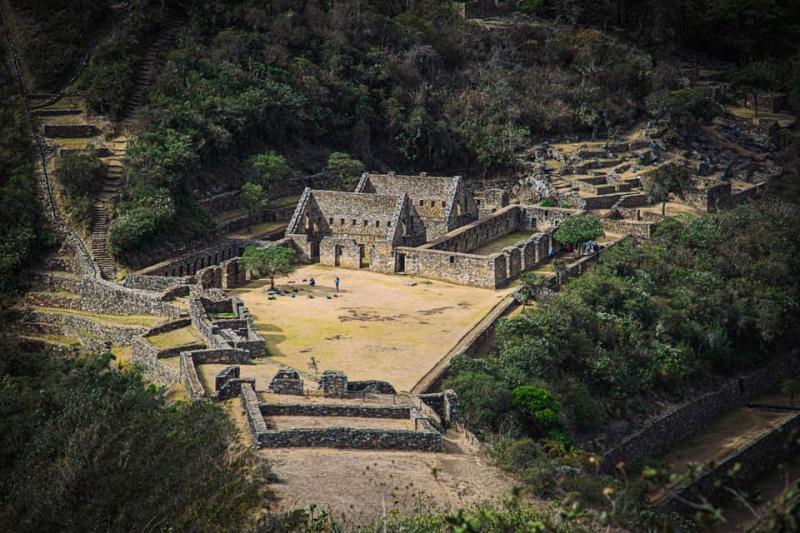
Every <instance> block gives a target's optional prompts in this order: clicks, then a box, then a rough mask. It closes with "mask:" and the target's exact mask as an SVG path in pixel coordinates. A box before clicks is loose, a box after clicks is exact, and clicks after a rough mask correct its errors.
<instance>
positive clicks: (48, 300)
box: [25, 292, 81, 310]
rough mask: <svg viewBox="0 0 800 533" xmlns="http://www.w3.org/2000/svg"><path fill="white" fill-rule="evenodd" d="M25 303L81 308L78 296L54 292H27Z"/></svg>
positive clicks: (40, 305) (62, 307)
mask: <svg viewBox="0 0 800 533" xmlns="http://www.w3.org/2000/svg"><path fill="white" fill-rule="evenodd" d="M25 303H26V304H28V305H36V306H39V307H58V308H61V309H75V310H78V309H80V308H81V300H80V298H78V297H77V295H76V296H73V297H69V296H61V295H59V294H57V293H54V292H27V293H25Z"/></svg>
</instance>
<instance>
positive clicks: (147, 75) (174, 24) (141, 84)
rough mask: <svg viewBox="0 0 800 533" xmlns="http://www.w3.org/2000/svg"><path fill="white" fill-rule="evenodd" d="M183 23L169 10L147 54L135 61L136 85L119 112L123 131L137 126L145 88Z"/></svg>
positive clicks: (145, 92)
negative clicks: (137, 116)
mask: <svg viewBox="0 0 800 533" xmlns="http://www.w3.org/2000/svg"><path fill="white" fill-rule="evenodd" d="M183 23H184V21H183V19H182V18H181V16H180V15H179V14H178V13H176V12H171V13H170V14H169V15H168V16H167V18H166V19H165V20H164V29H163V30H162V31H161V34H160V35H159V36H158V38H157V39H156V40H155V41H154V42H153V44H152V45H151V46H150V49H149V50H148V51H147V54H145V56H144V57H143V58H142V59H141V60H140V61H138V62H137V63H136V66H135V67H134V68H135V69H136V73H135V76H134V83H135V84H136V85H135V87H134V89H133V91H132V92H131V94H130V96H129V97H128V99H127V100H126V101H125V105H124V106H123V108H122V113H121V119H122V120H121V122H120V126H121V127H122V130H123V131H124V130H132V129H136V127H137V126H138V121H137V119H136V110H137V109H139V108H140V107H141V106H142V105H143V104H144V102H145V96H146V94H147V89H148V88H149V87H150V85H151V84H152V83H153V81H154V80H155V79H156V77H157V76H158V72H159V70H160V68H161V67H162V66H163V63H164V55H165V51H166V50H167V49H168V47H169V45H170V44H171V43H172V42H173V41H174V40H175V37H176V35H177V34H178V31H179V30H180V27H181V25H182V24H183Z"/></svg>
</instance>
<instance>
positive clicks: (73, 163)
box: [55, 146, 104, 226]
mask: <svg viewBox="0 0 800 533" xmlns="http://www.w3.org/2000/svg"><path fill="white" fill-rule="evenodd" d="M55 175H56V177H57V178H58V181H59V182H60V183H61V186H62V187H63V188H64V195H65V199H66V203H67V209H68V211H69V214H70V217H71V218H72V220H74V221H75V222H77V223H79V224H82V225H84V226H88V225H89V224H90V223H91V220H92V200H93V198H94V196H95V195H96V194H97V191H99V190H100V183H101V182H102V180H103V176H104V171H103V163H101V162H100V158H99V157H98V155H97V151H96V150H95V149H94V147H91V146H90V147H89V148H88V149H86V150H82V151H74V152H67V153H66V154H65V155H64V157H63V158H61V162H60V164H59V165H58V168H57V169H56V172H55Z"/></svg>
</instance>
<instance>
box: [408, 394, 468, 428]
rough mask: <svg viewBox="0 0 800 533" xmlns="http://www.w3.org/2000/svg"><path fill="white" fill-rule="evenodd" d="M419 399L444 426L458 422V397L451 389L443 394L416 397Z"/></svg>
mask: <svg viewBox="0 0 800 533" xmlns="http://www.w3.org/2000/svg"><path fill="white" fill-rule="evenodd" d="M418 397H419V399H420V400H421V401H422V402H423V403H424V404H425V405H427V406H428V407H430V408H431V409H433V410H434V412H436V414H437V415H438V416H439V419H440V420H441V421H442V423H443V424H444V425H445V426H451V425H453V424H456V423H458V422H459V420H460V414H461V412H460V408H459V404H458V395H457V394H456V392H455V391H454V390H452V389H447V390H446V391H444V392H434V393H429V394H420V395H418Z"/></svg>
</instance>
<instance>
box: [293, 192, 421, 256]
mask: <svg viewBox="0 0 800 533" xmlns="http://www.w3.org/2000/svg"><path fill="white" fill-rule="evenodd" d="M286 237H287V238H290V239H292V240H293V241H294V243H295V245H296V246H297V248H298V249H299V250H300V251H301V253H302V255H303V259H304V260H306V261H310V262H312V263H322V264H323V265H331V266H341V267H345V268H369V269H370V270H375V271H378V272H394V271H395V259H394V255H393V250H394V248H395V247H397V246H417V245H419V244H422V243H424V242H425V228H424V227H423V224H422V220H420V218H419V216H418V215H417V214H416V211H415V210H414V209H413V208H412V207H411V200H410V199H409V198H408V195H406V194H400V195H396V196H390V195H383V194H365V193H352V192H340V191H320V190H312V189H308V188H307V189H305V191H303V195H302V196H301V197H300V201H299V202H298V204H297V208H296V209H295V212H294V215H293V216H292V219H291V221H290V222H289V226H288V227H287V229H286Z"/></svg>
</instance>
